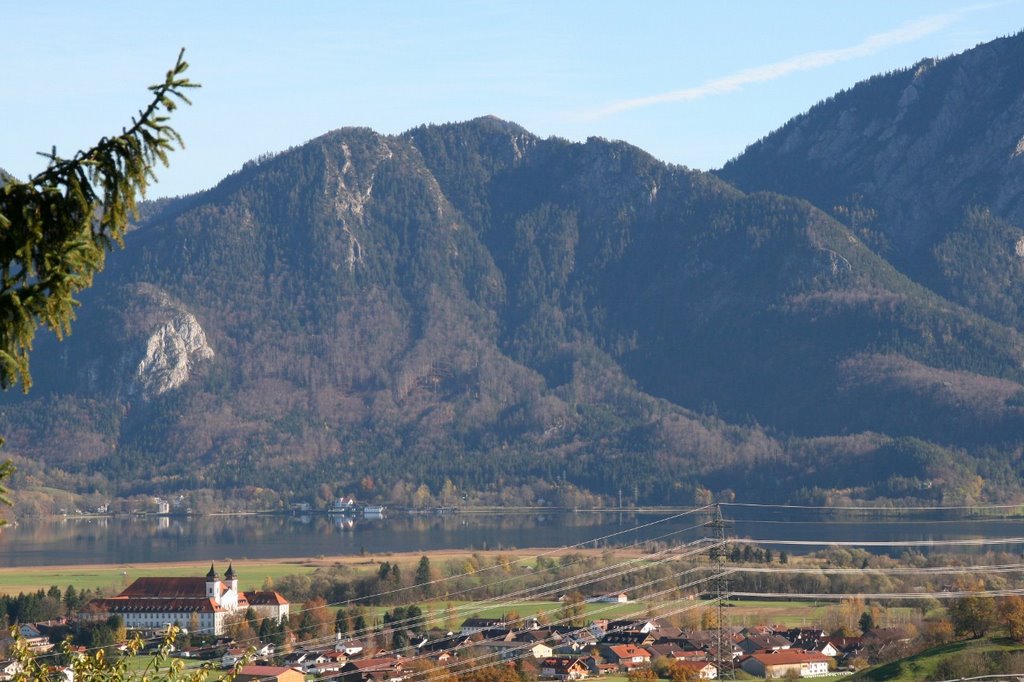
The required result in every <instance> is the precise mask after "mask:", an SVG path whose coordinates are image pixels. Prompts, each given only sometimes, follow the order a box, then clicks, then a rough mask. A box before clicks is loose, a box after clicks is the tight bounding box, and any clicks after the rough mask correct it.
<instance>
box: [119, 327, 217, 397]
mask: <svg viewBox="0 0 1024 682" xmlns="http://www.w3.org/2000/svg"><path fill="white" fill-rule="evenodd" d="M145 348H146V351H145V355H144V356H143V358H142V360H140V361H139V363H138V365H136V369H135V373H134V375H133V377H132V383H131V385H130V389H129V394H131V393H136V392H137V393H140V394H141V395H142V397H143V398H145V399H150V398H153V397H155V396H158V395H161V394H163V393H166V392H167V391H172V390H174V389H176V388H179V387H180V386H182V385H183V384H185V382H187V381H188V380H189V378H190V377H191V374H192V371H193V368H194V367H195V365H196V364H197V363H198V362H200V361H202V360H209V359H211V358H212V357H213V349H212V348H210V346H209V344H207V342H206V334H205V332H203V328H202V327H201V326H200V325H199V322H198V321H197V320H196V318H195V315H193V314H192V313H190V312H188V311H186V310H178V311H173V312H170V317H169V318H168V319H167V320H165V321H164V322H163V323H161V324H160V325H159V326H158V327H157V328H156V329H154V330H153V332H152V333H151V334H150V335H149V338H148V339H146V345H145Z"/></svg>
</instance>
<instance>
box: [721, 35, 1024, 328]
mask: <svg viewBox="0 0 1024 682" xmlns="http://www.w3.org/2000/svg"><path fill="white" fill-rule="evenodd" d="M1021 63H1024V33H1021V34H1017V35H1015V36H1013V37H1009V38H1003V39H1000V40H996V41H993V42H991V43H986V44H984V45H979V46H978V47H976V48H974V49H972V50H969V51H967V52H965V53H963V54H960V55H956V56H953V57H949V58H946V59H941V60H935V59H927V60H924V61H921V62H919V63H918V64H916V65H914V66H912V67H910V68H908V69H905V70H903V71H898V72H895V73H891V74H886V75H884V76H877V77H874V78H872V79H870V80H868V81H865V82H863V83H860V84H858V85H857V86H855V87H853V88H851V89H850V90H847V91H845V92H842V93H840V94H838V95H835V96H834V97H832V98H830V99H828V100H827V101H825V102H822V103H821V104H819V105H817V106H815V107H814V108H812V109H811V110H810V111H808V112H807V113H806V114H803V115H801V116H798V117H796V118H794V119H793V120H791V121H790V122H788V123H787V124H786V125H785V126H783V127H782V128H780V129H779V130H777V131H775V132H774V133H772V134H770V135H768V136H767V137H765V138H764V139H762V140H760V141H758V142H757V143H755V144H753V145H751V146H750V147H748V148H747V150H746V151H745V152H744V153H743V154H742V155H740V156H739V157H738V158H736V159H734V160H733V161H730V162H729V163H728V164H726V166H725V167H724V168H723V169H722V170H721V171H720V173H719V175H720V176H721V177H723V178H724V179H726V180H728V181H729V182H731V183H733V184H735V185H736V186H738V187H740V188H742V189H744V190H746V191H760V190H768V191H773V192H780V193H783V194H788V195H792V196H800V197H805V198H807V199H808V200H810V201H811V202H812V203H814V204H815V205H817V206H820V207H821V208H823V209H825V210H827V211H829V212H831V213H833V215H835V216H836V217H837V218H839V219H840V220H842V221H843V222H845V223H846V224H847V225H849V226H850V227H851V228H852V229H853V230H854V232H855V233H857V235H858V236H860V237H862V238H865V239H866V240H867V241H869V243H872V244H873V245H874V246H875V247H876V248H877V249H878V250H879V252H880V253H883V254H885V255H888V256H889V257H890V258H891V259H892V260H893V262H894V263H896V264H897V265H899V266H900V267H901V268H903V269H904V270H906V271H907V272H908V273H910V274H912V275H913V276H915V277H917V278H918V279H920V280H921V281H923V282H925V283H926V284H928V285H929V286H932V287H934V288H935V289H936V290H938V291H939V292H940V293H943V294H945V295H947V296H951V297H952V298H954V299H955V300H957V301H958V302H961V303H964V304H966V305H970V306H972V307H975V308H978V309H980V310H981V311H982V312H984V313H986V314H988V315H990V316H992V317H994V318H995V319H998V320H1001V321H1005V322H1010V323H1013V324H1015V325H1017V326H1018V327H1020V323H1021V319H1022V318H1021V311H1020V305H1021V301H1022V298H1021V296H1020V295H1019V294H1022V293H1024V291H1022V290H1021V282H1024V267H1022V259H1021V257H1020V256H1019V255H1018V253H1017V244H1018V243H1020V242H1021V239H1022V238H1024V231H1022V229H1021V227H1024V70H1022V69H1020V67H1019V65H1020V64H1021ZM1000 290H1001V291H1004V292H1006V296H998V295H996V292H998V291H1000Z"/></svg>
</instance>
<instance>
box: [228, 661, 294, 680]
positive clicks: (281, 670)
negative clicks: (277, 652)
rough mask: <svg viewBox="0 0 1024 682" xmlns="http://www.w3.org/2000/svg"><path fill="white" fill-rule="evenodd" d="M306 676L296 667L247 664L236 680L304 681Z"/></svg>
mask: <svg viewBox="0 0 1024 682" xmlns="http://www.w3.org/2000/svg"><path fill="white" fill-rule="evenodd" d="M305 679H306V676H305V675H303V674H302V673H301V672H299V671H298V670H296V669H295V668H285V667H283V666H276V665H246V666H242V669H241V670H240V671H239V673H238V677H236V678H235V682H257V681H259V682H302V681H303V680H305Z"/></svg>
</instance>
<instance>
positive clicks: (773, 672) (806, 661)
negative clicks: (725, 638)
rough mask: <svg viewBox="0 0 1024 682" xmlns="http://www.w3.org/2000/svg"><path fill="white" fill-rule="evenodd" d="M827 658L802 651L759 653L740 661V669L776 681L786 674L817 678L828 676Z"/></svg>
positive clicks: (784, 650) (815, 653)
mask: <svg viewBox="0 0 1024 682" xmlns="http://www.w3.org/2000/svg"><path fill="white" fill-rule="evenodd" d="M831 660H832V659H830V658H829V657H828V656H824V655H822V654H819V653H817V652H816V651H804V650H803V649H776V650H773V651H760V652H757V653H754V654H750V655H749V656H746V657H744V658H741V659H740V667H741V668H743V670H745V671H746V672H748V673H750V674H751V675H757V676H758V677H765V678H771V679H778V678H780V677H785V676H786V675H787V674H796V675H799V676H800V677H819V676H821V675H827V674H828V665H829V662H830V661H831Z"/></svg>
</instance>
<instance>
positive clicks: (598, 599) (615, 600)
mask: <svg viewBox="0 0 1024 682" xmlns="http://www.w3.org/2000/svg"><path fill="white" fill-rule="evenodd" d="M587 601H588V602H590V603H592V604H628V603H629V595H628V594H626V593H625V592H613V593H612V594H599V595H595V596H593V597H588V598H587Z"/></svg>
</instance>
